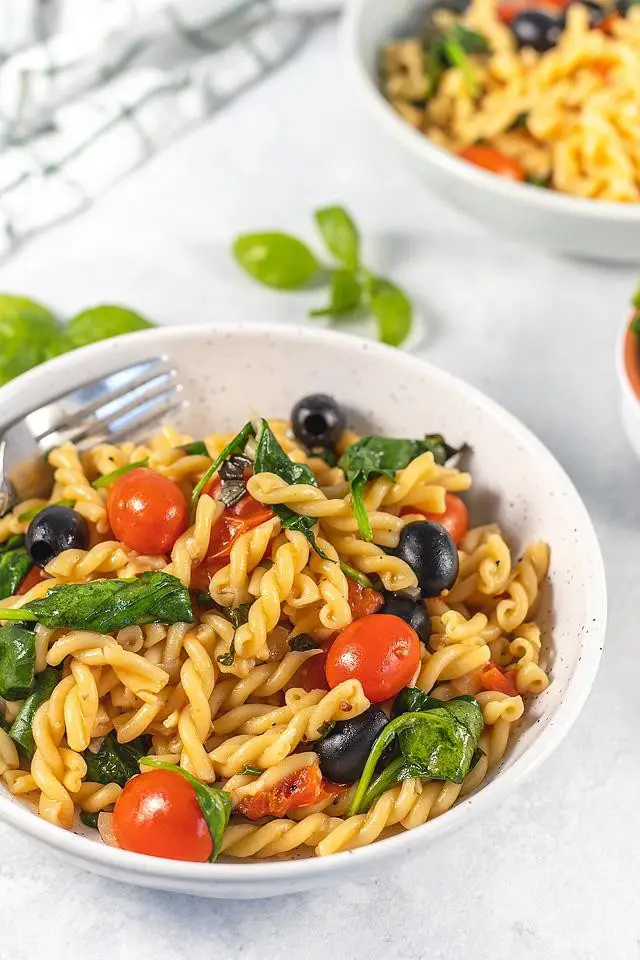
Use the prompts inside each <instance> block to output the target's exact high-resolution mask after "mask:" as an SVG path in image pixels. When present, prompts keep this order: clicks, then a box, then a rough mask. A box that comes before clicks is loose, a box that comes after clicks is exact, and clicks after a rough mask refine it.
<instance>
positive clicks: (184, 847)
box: [112, 770, 213, 863]
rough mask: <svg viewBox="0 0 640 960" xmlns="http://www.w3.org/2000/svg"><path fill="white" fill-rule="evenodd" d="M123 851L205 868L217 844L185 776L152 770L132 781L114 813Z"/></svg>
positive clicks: (114, 825) (120, 798)
mask: <svg viewBox="0 0 640 960" xmlns="http://www.w3.org/2000/svg"><path fill="white" fill-rule="evenodd" d="M112 825H113V832H114V835H115V838H116V840H117V841H118V844H119V845H120V846H121V847H122V848H123V850H132V851H133V852H134V853H146V854H147V856H149V857H166V858H168V859H169V860H193V861H195V862H197V863H204V862H205V861H206V860H208V859H209V857H210V856H211V852H212V850H213V841H212V839H211V834H210V833H209V828H208V827H207V821H206V820H205V818H204V816H203V814H202V810H201V809H200V806H199V804H198V799H197V797H196V792H195V790H194V789H193V787H192V786H191V784H190V783H189V782H188V781H187V780H185V778H184V777H183V776H181V775H180V774H179V773H175V772H174V771H172V770H151V771H150V772H149V773H141V774H139V775H138V776H136V777H133V778H132V779H131V780H129V781H128V783H127V784H126V786H125V788H124V790H123V791H122V793H121V795H120V797H119V798H118V800H117V801H116V805H115V808H114V811H113V820H112Z"/></svg>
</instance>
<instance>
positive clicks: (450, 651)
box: [416, 643, 491, 693]
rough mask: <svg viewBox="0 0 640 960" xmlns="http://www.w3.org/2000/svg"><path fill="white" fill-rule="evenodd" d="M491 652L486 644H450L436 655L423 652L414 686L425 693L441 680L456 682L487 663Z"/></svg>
mask: <svg viewBox="0 0 640 960" xmlns="http://www.w3.org/2000/svg"><path fill="white" fill-rule="evenodd" d="M490 659H491V652H490V650H489V648H488V646H487V645H486V644H482V645H474V644H468V643H452V644H450V645H449V646H446V647H442V649H440V650H438V651H437V653H432V654H430V653H429V652H428V651H426V652H425V655H424V659H423V663H422V667H421V669H420V673H419V674H418V679H417V680H416V686H417V687H420V689H421V690H425V691H426V692H427V693H428V692H429V691H431V690H432V689H433V688H434V687H435V685H436V684H437V683H440V682H442V681H443V680H444V681H446V680H457V679H458V678H459V677H462V676H464V675H465V674H467V673H472V672H473V671H474V670H477V669H478V667H481V666H483V665H484V664H485V663H488V662H489V660H490Z"/></svg>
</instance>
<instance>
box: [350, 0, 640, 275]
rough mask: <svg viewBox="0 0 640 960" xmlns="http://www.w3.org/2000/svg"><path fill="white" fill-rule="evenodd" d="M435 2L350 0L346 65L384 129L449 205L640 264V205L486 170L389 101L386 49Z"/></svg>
mask: <svg viewBox="0 0 640 960" xmlns="http://www.w3.org/2000/svg"><path fill="white" fill-rule="evenodd" d="M433 5H434V3H433V0H393V2H390V0H350V3H349V4H348V5H347V13H346V16H345V21H344V27H343V30H344V36H343V39H344V46H345V54H346V59H347V64H348V68H349V71H350V73H351V74H352V75H353V77H354V80H355V83H356V86H357V88H358V91H359V93H360V101H361V103H362V105H363V108H364V109H366V110H367V111H368V112H369V114H370V116H371V118H372V120H373V122H374V123H375V124H376V125H377V126H378V128H379V130H380V133H381V135H382V136H384V137H385V138H386V139H387V140H388V141H389V142H390V143H391V144H392V145H393V146H394V147H395V149H396V153H397V156H398V162H399V163H403V164H405V165H406V166H407V167H410V168H411V169H412V170H413V171H414V172H415V173H416V174H417V175H418V177H419V178H420V179H421V180H422V182H423V183H424V184H425V186H426V187H427V188H428V189H429V190H432V191H433V192H435V193H437V194H438V196H440V197H442V198H443V199H444V200H446V201H447V202H448V203H451V204H452V205H453V206H455V207H458V208H459V209H460V210H462V211H464V212H465V213H467V214H469V215H470V216H472V217H475V218H476V219H477V220H480V221H482V222H483V223H484V224H486V226H487V227H489V228H490V229H492V230H496V231H498V232H500V233H502V234H504V235H505V236H508V237H511V238H513V239H514V240H520V241H522V242H524V243H530V244H534V245H536V246H539V247H543V248H545V249H546V250H549V251H552V252H554V253H561V254H569V255H573V256H578V257H586V258H589V259H595V260H612V261H619V262H630V263H638V262H640V204H623V203H611V202H606V201H599V200H583V199H581V198H578V197H571V196H568V195H566V194H562V193H556V192H555V191H553V190H543V189H540V188H539V187H534V186H529V185H528V184H523V183H516V182H513V181H510V180H508V179H506V178H504V177H499V176H497V175H495V174H492V173H487V172H485V171H484V170H481V169H480V168H479V167H476V166H474V165H473V164H471V163H468V162H467V161H465V160H460V159H458V158H457V157H456V156H454V155H453V154H451V153H448V152H447V151H445V150H443V149H441V148H440V147H437V146H436V145H435V144H434V143H432V142H431V141H430V140H429V139H428V138H427V137H426V136H424V135H423V134H421V133H419V132H418V131H417V130H414V129H413V127H411V126H410V125H409V124H408V123H407V122H406V121H405V120H403V119H402V118H401V117H400V116H399V115H398V114H397V113H396V111H395V110H394V109H393V107H391V105H390V104H389V103H387V101H386V100H385V98H384V96H383V94H382V92H381V90H380V84H379V61H380V53H381V50H382V47H383V46H384V44H385V43H387V42H388V41H390V40H393V39H396V38H399V37H402V36H410V35H411V32H412V31H413V30H414V29H415V28H416V27H417V26H419V24H420V23H421V20H422V19H423V17H424V14H425V12H426V10H427V9H428V8H429V7H430V6H433Z"/></svg>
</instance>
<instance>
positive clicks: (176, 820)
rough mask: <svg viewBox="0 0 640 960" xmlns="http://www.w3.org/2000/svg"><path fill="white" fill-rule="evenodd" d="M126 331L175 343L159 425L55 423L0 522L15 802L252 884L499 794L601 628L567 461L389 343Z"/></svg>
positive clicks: (88, 831)
mask: <svg viewBox="0 0 640 960" xmlns="http://www.w3.org/2000/svg"><path fill="white" fill-rule="evenodd" d="M125 343H126V344H127V360H134V361H135V360H136V359H138V358H140V359H142V358H143V357H149V356H151V355H154V354H158V353H165V354H166V355H168V356H170V357H171V359H172V361H173V362H174V363H175V366H176V368H177V370H178V374H179V376H180V378H181V379H182V382H183V384H184V387H185V391H184V392H185V396H186V399H187V404H186V405H185V408H184V410H182V411H181V413H180V416H179V417H178V419H177V420H176V422H172V423H167V424H164V425H163V426H162V427H161V428H160V429H159V430H158V431H157V432H156V433H155V434H153V435H151V436H149V437H143V438H135V439H133V440H131V441H127V442H123V443H119V444H106V443H103V444H100V445H98V446H94V447H89V448H87V449H77V448H75V447H73V446H72V445H71V444H63V445H61V446H59V447H57V448H56V449H54V450H52V451H51V452H50V454H49V462H50V465H51V467H52V468H53V476H54V485H53V489H52V491H51V495H50V497H49V499H48V501H42V500H38V501H34V500H31V501H26V502H23V503H21V504H19V505H18V506H17V507H15V508H14V509H13V510H12V511H11V512H10V513H8V514H6V515H5V516H4V517H2V518H0V544H1V545H0V551H1V553H0V622H1V623H2V627H1V628H0V697H1V699H0V716H1V720H2V724H1V729H0V775H1V778H2V781H3V785H4V791H3V795H2V796H1V797H0V816H2V817H3V818H4V819H7V820H8V821H9V822H12V823H14V824H15V825H16V826H18V827H20V828H21V829H23V830H25V831H27V832H28V833H30V834H32V835H33V836H35V837H37V838H39V839H41V840H43V841H45V842H47V843H49V844H50V845H52V846H53V847H56V848H57V849H59V850H61V851H62V852H63V853H65V854H66V855H67V856H69V857H71V858H72V859H75V860H77V861H80V862H83V863H85V864H86V865H87V866H88V867H89V868H91V869H96V870H98V871H100V872H103V873H107V874H109V875H112V876H118V877H121V878H123V879H128V880H131V881H133V882H138V883H148V884H149V885H152V886H159V887H164V888H167V889H177V890H187V891H189V892H196V893H201V894H205V895H210V896H264V895H268V894H272V893H278V892H286V891H287V890H293V889H303V888H306V887H310V886H313V885H314V884H315V883H316V882H332V878H333V879H335V877H337V876H342V877H346V876H349V875H351V874H352V873H354V872H356V873H357V872H366V871H368V870H370V869H374V868H375V864H376V862H378V861H382V860H384V859H386V858H387V857H393V856H394V855H396V854H400V853H401V852H404V851H409V850H412V849H417V848H418V847H419V846H420V843H421V842H426V841H427V840H428V839H429V838H430V837H431V838H435V837H436V836H437V835H438V834H441V833H444V832H447V830H448V829H449V830H451V829H455V828H456V826H457V825H459V824H460V823H461V822H464V820H465V818H468V816H469V815H470V814H471V813H472V812H473V811H474V809H475V810H481V809H482V808H483V806H484V807H488V806H495V798H496V797H497V795H498V794H499V792H500V791H501V790H505V789H506V788H507V787H508V786H509V785H511V786H513V785H514V784H515V783H517V782H519V780H520V779H521V778H522V776H524V775H525V773H527V772H528V771H530V770H531V769H533V767H535V766H536V765H537V764H538V763H539V762H541V760H542V759H543V758H544V757H545V756H546V755H547V754H548V753H549V752H550V750H551V749H552V748H553V746H555V744H556V743H557V742H558V740H559V739H560V738H561V737H562V735H563V734H564V733H565V732H566V730H567V729H568V727H569V725H570V724H571V722H572V721H573V719H574V718H575V716H576V715H577V712H578V711H579V709H580V707H581V705H582V702H583V701H584V699H585V697H586V695H587V693H588V690H589V687H590V684H591V682H592V680H593V677H594V674H595V670H596V668H597V663H598V658H599V650H600V648H601V641H602V633H603V630H604V618H605V594H604V579H603V574H602V568H601V560H600V555H599V551H598V546H597V541H596V539H595V535H594V533H593V530H592V528H591V525H590V522H589V520H588V517H587V515H586V512H585V511H584V507H583V506H582V504H581V501H580V499H579V497H578V495H577V494H576V492H575V490H574V489H573V488H572V486H571V484H570V482H569V481H568V479H567V478H566V476H565V475H564V474H563V473H562V470H561V469H560V467H559V466H558V465H557V464H556V463H555V461H553V459H552V458H551V456H550V455H549V454H548V453H547V452H546V451H545V450H544V448H543V447H542V446H541V445H540V444H539V443H538V441H536V440H535V439H534V438H533V437H531V435H530V434H528V432H527V431H526V430H525V429H524V428H523V427H522V426H521V425H520V424H518V423H517V421H515V420H513V419H512V418H511V417H509V415H507V414H505V413H504V412H503V411H502V410H501V409H500V408H498V407H496V406H495V405H494V404H492V403H491V401H488V400H486V399H485V398H483V397H481V396H480V395H479V394H476V392H475V391H473V390H471V388H469V387H466V386H465V385H464V384H462V383H460V382H459V381H457V380H455V379H454V378H452V377H450V376H448V375H446V374H444V373H442V372H441V371H438V370H436V369H434V368H431V367H429V366H428V365H426V364H423V363H421V362H420V361H417V360H414V359H412V358H409V357H407V356H403V355H401V354H397V353H394V352H392V351H389V350H387V349H386V348H383V347H377V346H373V345H371V344H368V343H365V342H361V341H357V340H353V339H349V338H346V337H342V336H339V335H335V334H331V333H326V332H322V333H317V332H313V333H312V332H307V331H302V330H295V331H291V330H288V329H285V328H282V329H280V330H278V329H276V330H273V329H269V331H268V332H267V331H266V330H265V329H264V328H261V327H257V326H256V327H252V326H250V325H248V326H247V327H245V328H242V329H239V330H234V331H229V330H226V329H225V328H224V327H220V328H217V329H215V328H214V329H213V330H212V329H210V328H194V329H191V330H189V329H188V330H186V331H185V330H180V331H169V330H154V331H152V332H149V333H144V334H136V335H134V336H133V337H130V338H127V340H126V341H121V344H122V346H121V349H122V348H123V347H124V344H125ZM117 346H118V341H114V343H112V344H100V345H97V346H94V347H90V348H87V349H86V350H85V357H86V361H85V363H84V364H83V365H82V372H83V376H81V375H80V374H79V373H78V368H77V367H75V365H74V367H71V366H70V365H69V361H68V360H67V359H66V358H64V357H63V358H60V359H58V360H56V361H55V364H56V365H57V366H58V378H59V379H61V380H62V379H64V382H65V383H66V382H68V381H69V380H70V381H72V382H73V381H74V380H76V379H77V382H81V381H82V380H83V379H85V380H86V378H87V375H92V374H93V375H96V374H102V373H104V372H106V371H107V370H109V369H113V366H114V360H115V356H116V348H117ZM257 357H259V358H260V360H259V362H258V361H257V360H256V359H255V358H257ZM120 358H121V357H120ZM212 370H215V371H216V374H215V376H214V375H213V374H212ZM219 371H224V372H225V376H224V378H221V377H220V373H219ZM48 382H50V379H49V377H48V376H47V375H46V374H45V376H44V377H43V376H42V372H41V370H39V369H38V370H35V371H33V372H32V373H30V374H28V375H26V376H24V377H22V378H19V379H18V380H17V381H16V382H15V383H13V384H11V385H10V386H8V387H6V388H5V390H4V394H5V405H4V407H3V409H5V410H6V409H9V410H10V411H11V414H12V418H13V417H17V416H20V415H22V414H23V413H24V412H25V410H26V409H27V408H28V407H29V405H33V398H34V396H35V397H36V398H37V397H38V396H41V398H42V400H45V399H48V397H47V393H48ZM380 382H384V383H385V384H386V385H387V389H388V393H387V395H386V396H385V397H384V399H383V400H382V401H381V402H379V403H378V402H376V398H378V399H379V398H380V391H379V389H376V384H379V383H380ZM247 411H248V412H247ZM263 414H266V416H264V415H263ZM241 418H243V419H241ZM472 481H473V482H472ZM415 828H419V829H415ZM91 841H93V842H91ZM347 852H350V853H351V854H352V856H351V857H349V858H348V859H347V860H345V857H344V856H343V854H345V853H347ZM141 855H142V856H141Z"/></svg>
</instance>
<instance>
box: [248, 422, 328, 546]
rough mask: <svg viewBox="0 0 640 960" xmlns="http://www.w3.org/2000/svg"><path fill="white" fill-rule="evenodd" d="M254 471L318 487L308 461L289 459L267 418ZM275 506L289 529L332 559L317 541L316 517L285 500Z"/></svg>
mask: <svg viewBox="0 0 640 960" xmlns="http://www.w3.org/2000/svg"><path fill="white" fill-rule="evenodd" d="M253 471H254V473H275V474H276V476H278V477H280V479H281V480H284V481H285V482H286V483H289V484H296V483H307V484H311V485H312V486H314V487H317V486H318V482H317V480H316V478H315V476H314V475H313V473H312V472H311V470H310V469H309V467H308V466H307V465H306V463H294V461H293V460H290V459H289V457H288V456H287V455H286V453H285V452H284V450H283V449H282V447H281V446H280V444H279V443H278V440H277V438H276V436H275V434H274V432H273V431H272V430H271V429H270V427H269V424H268V423H267V421H266V420H261V421H260V436H259V438H258V446H257V448H256V456H255V462H254V465H253ZM272 509H273V512H274V513H275V514H276V515H277V516H278V517H279V518H280V522H281V523H282V526H283V527H284V529H285V530H297V531H298V532H299V533H302V534H303V535H304V536H305V537H306V538H307V540H308V541H309V543H310V544H311V546H312V547H313V549H314V550H315V551H316V553H317V554H318V556H320V557H322V559H323V560H328V559H329V558H328V557H327V556H326V554H324V553H323V552H322V550H320V548H319V547H318V545H317V543H316V539H315V536H314V533H313V531H314V528H315V526H316V523H317V522H318V521H317V520H316V518H315V517H304V516H301V515H300V514H298V513H296V512H295V510H291V509H290V508H289V507H287V506H285V505H284V504H281V503H276V504H274V505H273V507H272Z"/></svg>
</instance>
